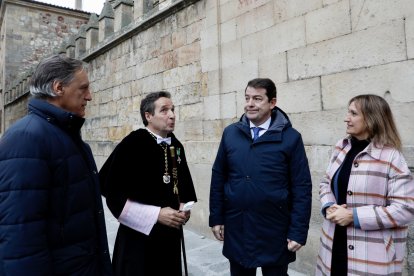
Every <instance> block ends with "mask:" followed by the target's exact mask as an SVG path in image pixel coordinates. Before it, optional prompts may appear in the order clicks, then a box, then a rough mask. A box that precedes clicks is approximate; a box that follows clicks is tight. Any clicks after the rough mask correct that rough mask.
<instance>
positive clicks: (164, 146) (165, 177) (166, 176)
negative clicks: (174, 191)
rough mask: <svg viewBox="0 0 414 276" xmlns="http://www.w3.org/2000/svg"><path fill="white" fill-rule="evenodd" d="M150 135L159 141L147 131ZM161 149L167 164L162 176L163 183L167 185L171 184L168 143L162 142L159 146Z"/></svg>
mask: <svg viewBox="0 0 414 276" xmlns="http://www.w3.org/2000/svg"><path fill="white" fill-rule="evenodd" d="M147 131H148V133H149V134H150V135H151V136H152V138H154V139H155V141H157V137H155V135H154V134H152V133H151V131H149V130H148V129H147ZM159 145H160V147H161V148H162V149H163V150H164V163H165V172H164V175H163V176H162V181H163V182H164V183H165V184H169V183H170V182H171V176H170V175H169V174H168V154H167V143H165V142H162V143H160V144H159Z"/></svg>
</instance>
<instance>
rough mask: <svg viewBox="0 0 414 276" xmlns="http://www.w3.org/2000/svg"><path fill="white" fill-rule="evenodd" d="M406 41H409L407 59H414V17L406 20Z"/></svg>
mask: <svg viewBox="0 0 414 276" xmlns="http://www.w3.org/2000/svg"><path fill="white" fill-rule="evenodd" d="M405 40H406V41H407V57H408V58H409V59H413V58H414V16H410V17H407V18H406V19H405Z"/></svg>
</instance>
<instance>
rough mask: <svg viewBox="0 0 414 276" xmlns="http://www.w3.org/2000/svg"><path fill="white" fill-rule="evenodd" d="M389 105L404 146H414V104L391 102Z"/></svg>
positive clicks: (413, 164) (413, 165)
mask: <svg viewBox="0 0 414 276" xmlns="http://www.w3.org/2000/svg"><path fill="white" fill-rule="evenodd" d="M389 104H390V107H391V110H392V113H393V115H394V120H395V124H396V125H397V129H398V132H399V133H400V136H401V141H402V143H403V146H406V147H408V146H413V145H414V140H413V137H414V125H413V115H412V114H413V110H414V102H408V103H396V102H392V101H391V102H389ZM409 166H411V167H414V163H410V164H409Z"/></svg>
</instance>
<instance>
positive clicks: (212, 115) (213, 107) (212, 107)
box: [203, 95, 221, 121]
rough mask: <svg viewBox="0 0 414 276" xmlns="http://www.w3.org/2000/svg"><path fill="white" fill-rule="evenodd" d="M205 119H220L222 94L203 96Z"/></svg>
mask: <svg viewBox="0 0 414 276" xmlns="http://www.w3.org/2000/svg"><path fill="white" fill-rule="evenodd" d="M203 104H204V120H207V121H209V120H217V119H220V118H221V116H220V108H219V106H220V95H213V96H207V97H204V98H203Z"/></svg>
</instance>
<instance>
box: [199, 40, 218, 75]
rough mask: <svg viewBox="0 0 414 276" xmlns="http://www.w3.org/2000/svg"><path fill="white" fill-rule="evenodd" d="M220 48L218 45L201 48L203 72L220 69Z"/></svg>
mask: <svg viewBox="0 0 414 276" xmlns="http://www.w3.org/2000/svg"><path fill="white" fill-rule="evenodd" d="M219 60H220V59H219V48H218V47H217V46H215V47H210V48H207V49H201V60H200V62H201V68H202V71H203V72H209V71H214V70H218V69H219V67H220V66H219Z"/></svg>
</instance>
